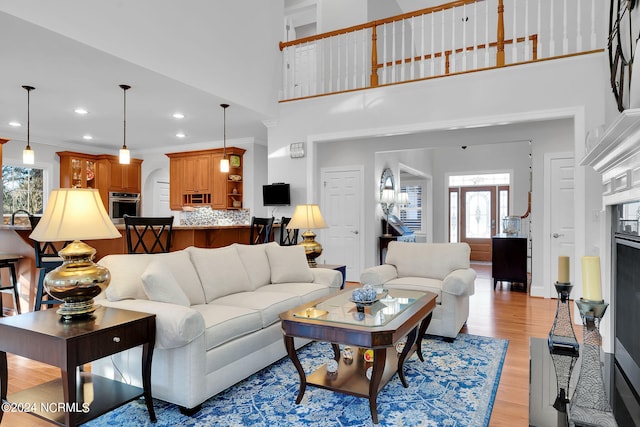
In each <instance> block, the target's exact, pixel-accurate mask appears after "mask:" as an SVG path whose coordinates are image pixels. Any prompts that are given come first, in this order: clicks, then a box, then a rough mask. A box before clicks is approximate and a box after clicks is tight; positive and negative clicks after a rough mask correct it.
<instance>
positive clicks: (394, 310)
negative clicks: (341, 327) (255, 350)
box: [293, 289, 426, 327]
mask: <svg viewBox="0 0 640 427" xmlns="http://www.w3.org/2000/svg"><path fill="white" fill-rule="evenodd" d="M351 293H352V290H348V291H345V292H341V293H339V294H337V295H335V296H332V297H330V298H328V299H326V300H323V301H322V302H320V303H318V304H316V305H314V306H311V307H308V308H306V309H301V310H300V311H297V312H295V313H294V314H293V315H294V317H298V318H309V319H314V320H319V321H326V322H334V323H346V324H349V325H358V326H371V327H373V326H383V325H386V324H387V323H389V322H390V321H391V320H393V319H394V318H395V317H396V316H398V315H399V314H400V313H402V312H403V311H404V310H406V309H407V308H409V307H411V305H412V304H414V303H415V302H416V301H418V300H419V299H420V298H422V297H424V296H425V295H426V294H425V293H424V292H419V291H410V290H404V289H390V290H389V291H388V292H387V293H386V294H380V295H379V298H378V299H376V301H374V302H371V303H367V304H359V303H358V304H356V303H355V302H353V301H352V300H351Z"/></svg>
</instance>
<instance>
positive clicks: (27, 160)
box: [22, 86, 36, 165]
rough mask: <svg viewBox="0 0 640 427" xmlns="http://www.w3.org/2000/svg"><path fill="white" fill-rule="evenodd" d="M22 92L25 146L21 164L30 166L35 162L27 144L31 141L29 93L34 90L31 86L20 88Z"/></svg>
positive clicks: (33, 154)
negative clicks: (24, 95) (25, 99)
mask: <svg viewBox="0 0 640 427" xmlns="http://www.w3.org/2000/svg"><path fill="white" fill-rule="evenodd" d="M22 88H23V89H24V90H26V91H27V146H26V147H25V148H24V150H22V163H24V164H25V165H32V164H34V162H35V160H36V156H35V153H34V152H33V150H32V149H31V145H30V144H29V142H30V141H29V140H30V139H31V135H30V128H31V111H30V105H29V104H30V101H31V100H30V93H31V91H32V90H34V89H35V87H33V86H22Z"/></svg>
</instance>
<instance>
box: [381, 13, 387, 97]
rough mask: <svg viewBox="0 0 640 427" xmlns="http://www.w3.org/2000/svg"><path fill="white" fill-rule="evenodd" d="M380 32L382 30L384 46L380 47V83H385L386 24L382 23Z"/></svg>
mask: <svg viewBox="0 0 640 427" xmlns="http://www.w3.org/2000/svg"><path fill="white" fill-rule="evenodd" d="M382 32H383V37H382V39H383V43H384V46H383V47H382V83H383V84H386V83H387V71H388V70H387V24H383V26H382Z"/></svg>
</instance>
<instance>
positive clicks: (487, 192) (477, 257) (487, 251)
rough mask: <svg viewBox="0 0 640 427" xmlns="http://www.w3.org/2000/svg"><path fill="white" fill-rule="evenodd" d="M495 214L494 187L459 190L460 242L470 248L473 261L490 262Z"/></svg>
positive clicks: (494, 230) (463, 188)
mask: <svg viewBox="0 0 640 427" xmlns="http://www.w3.org/2000/svg"><path fill="white" fill-rule="evenodd" d="M496 212H497V209H496V187H495V186H488V187H461V188H460V241H461V242H467V243H468V244H469V246H470V247H471V260H473V261H491V236H493V235H494V234H496Z"/></svg>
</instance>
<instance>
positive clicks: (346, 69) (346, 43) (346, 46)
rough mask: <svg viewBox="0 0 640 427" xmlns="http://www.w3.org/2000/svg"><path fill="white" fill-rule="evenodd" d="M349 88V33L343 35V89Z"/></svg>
mask: <svg viewBox="0 0 640 427" xmlns="http://www.w3.org/2000/svg"><path fill="white" fill-rule="evenodd" d="M348 89H349V33H346V34H345V35H344V90H348Z"/></svg>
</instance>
